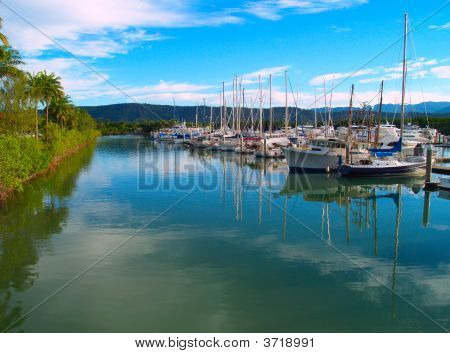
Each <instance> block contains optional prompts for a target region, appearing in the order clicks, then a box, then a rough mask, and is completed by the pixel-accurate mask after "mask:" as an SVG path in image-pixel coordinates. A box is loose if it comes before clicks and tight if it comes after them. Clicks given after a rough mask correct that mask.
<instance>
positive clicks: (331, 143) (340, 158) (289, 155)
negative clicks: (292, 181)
mask: <svg viewBox="0 0 450 353" xmlns="http://www.w3.org/2000/svg"><path fill="white" fill-rule="evenodd" d="M283 153H284V156H285V157H286V161H287V163H288V166H289V170H291V171H312V172H333V171H337V170H338V168H339V166H340V165H341V164H342V163H343V162H344V161H345V159H346V156H347V151H346V141H344V140H338V139H335V138H328V139H326V138H320V139H314V140H311V141H310V143H309V144H307V145H305V146H300V147H294V146H292V147H285V148H284V149H283ZM368 155H369V154H368V151H367V149H365V148H364V146H362V145H359V144H355V147H354V148H353V149H352V151H351V152H350V156H349V158H350V159H351V160H359V159H363V158H367V157H368Z"/></svg>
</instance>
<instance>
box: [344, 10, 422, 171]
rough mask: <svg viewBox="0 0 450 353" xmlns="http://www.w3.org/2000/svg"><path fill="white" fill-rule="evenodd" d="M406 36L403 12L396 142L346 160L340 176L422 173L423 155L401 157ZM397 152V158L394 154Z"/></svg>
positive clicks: (406, 22) (406, 20)
mask: <svg viewBox="0 0 450 353" xmlns="http://www.w3.org/2000/svg"><path fill="white" fill-rule="evenodd" d="M407 38H408V14H407V13H405V24H404V39H403V78H402V105H401V128H400V138H399V140H398V143H397V144H396V145H395V146H393V147H392V149H391V150H388V151H386V150H379V149H372V150H371V153H372V155H373V156H374V157H373V158H369V159H362V160H359V161H358V162H357V163H349V162H348V161H346V163H345V164H342V165H341V166H340V167H339V172H340V174H341V175H342V176H347V177H350V176H395V175H409V174H418V173H423V169H422V168H424V167H425V163H426V161H425V158H424V157H423V156H411V157H406V160H404V159H403V158H402V147H403V146H402V145H403V143H402V141H403V130H404V124H405V91H406V70H407V65H406V47H407ZM397 153H398V154H399V155H400V157H399V158H397V157H396V156H394V154H397Z"/></svg>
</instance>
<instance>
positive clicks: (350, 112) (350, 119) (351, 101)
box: [345, 85, 355, 164]
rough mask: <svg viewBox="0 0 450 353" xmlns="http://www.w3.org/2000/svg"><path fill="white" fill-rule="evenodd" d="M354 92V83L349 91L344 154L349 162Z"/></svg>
mask: <svg viewBox="0 0 450 353" xmlns="http://www.w3.org/2000/svg"><path fill="white" fill-rule="evenodd" d="M354 92H355V85H352V90H351V92H350V105H349V108H348V125H347V142H348V145H347V151H346V152H347V153H346V154H345V163H347V164H348V163H350V153H351V150H352V137H353V131H352V125H353V94H354Z"/></svg>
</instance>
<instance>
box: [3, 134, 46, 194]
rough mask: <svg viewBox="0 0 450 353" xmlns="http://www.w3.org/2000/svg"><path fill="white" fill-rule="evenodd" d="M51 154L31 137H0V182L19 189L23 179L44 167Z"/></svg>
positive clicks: (7, 186)
mask: <svg viewBox="0 0 450 353" xmlns="http://www.w3.org/2000/svg"><path fill="white" fill-rule="evenodd" d="M50 160H51V156H50V154H49V153H48V151H47V150H45V148H44V145H43V144H42V143H41V142H40V141H36V140H35V139H34V138H32V137H15V136H4V137H0V183H1V185H2V186H3V187H6V188H13V189H21V186H22V185H21V184H22V182H23V180H24V179H26V178H28V177H29V176H30V175H32V174H33V173H36V172H37V171H39V170H42V169H44V168H45V167H46V166H47V165H48V163H49V162H50Z"/></svg>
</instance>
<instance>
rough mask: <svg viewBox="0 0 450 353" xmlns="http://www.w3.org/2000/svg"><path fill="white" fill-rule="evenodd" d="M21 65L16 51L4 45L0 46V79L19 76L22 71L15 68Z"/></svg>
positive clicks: (21, 62)
mask: <svg viewBox="0 0 450 353" xmlns="http://www.w3.org/2000/svg"><path fill="white" fill-rule="evenodd" d="M22 64H23V61H22V59H21V58H20V55H19V52H18V51H17V50H14V49H12V48H11V47H8V46H6V45H2V46H0V79H1V78H4V77H15V76H17V75H19V74H20V73H21V72H22V71H21V70H20V69H18V68H17V67H18V66H19V65H22Z"/></svg>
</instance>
